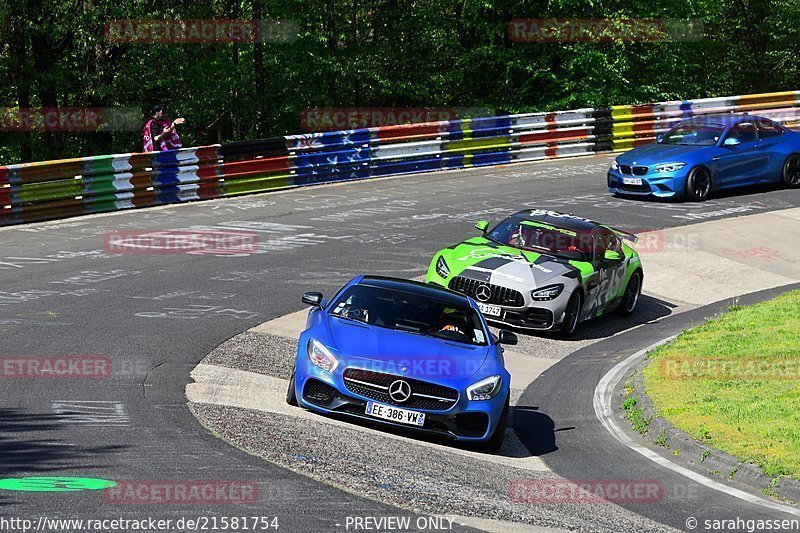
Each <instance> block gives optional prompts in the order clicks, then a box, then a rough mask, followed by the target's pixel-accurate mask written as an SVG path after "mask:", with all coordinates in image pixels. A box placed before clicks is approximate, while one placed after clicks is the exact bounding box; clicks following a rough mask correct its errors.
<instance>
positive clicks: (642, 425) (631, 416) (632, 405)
mask: <svg viewBox="0 0 800 533" xmlns="http://www.w3.org/2000/svg"><path fill="white" fill-rule="evenodd" d="M636 402H637V400H636V398H634V397H633V396H628V397H627V398H625V401H624V402H622V409H623V410H625V418H627V419H628V422H630V423H631V427H632V428H633V430H634V431H636V432H638V433H641V434H642V435H644V433H645V431H647V426H649V425H650V420H648V419H647V418H645V417H644V415H643V414H642V410H641V409H639V408H638V407H636Z"/></svg>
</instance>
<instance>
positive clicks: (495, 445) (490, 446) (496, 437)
mask: <svg viewBox="0 0 800 533" xmlns="http://www.w3.org/2000/svg"><path fill="white" fill-rule="evenodd" d="M509 409H510V407H509V399H508V398H506V406H505V408H504V409H503V414H502V415H500V421H499V422H498V423H497V427H496V428H495V429H494V433H492V436H491V437H489V440H487V441H486V442H484V443H483V445H482V446H481V447H482V448H483V449H484V450H486V451H487V452H492V453H494V452H496V451H497V450H499V449H500V448H501V447H502V446H503V441H504V440H505V438H506V426H507V425H508V411H509Z"/></svg>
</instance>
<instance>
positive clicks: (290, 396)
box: [286, 370, 297, 407]
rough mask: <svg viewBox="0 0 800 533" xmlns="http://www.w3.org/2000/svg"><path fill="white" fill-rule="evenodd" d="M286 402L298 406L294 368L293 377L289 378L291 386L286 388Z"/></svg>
mask: <svg viewBox="0 0 800 533" xmlns="http://www.w3.org/2000/svg"><path fill="white" fill-rule="evenodd" d="M286 403H288V404H289V405H291V406H292V407H297V393H296V392H295V390H294V370H292V377H291V378H290V379H289V388H288V389H286Z"/></svg>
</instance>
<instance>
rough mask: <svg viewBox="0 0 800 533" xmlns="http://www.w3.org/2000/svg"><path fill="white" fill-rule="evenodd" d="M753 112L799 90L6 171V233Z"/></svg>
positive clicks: (530, 154) (789, 107)
mask: <svg viewBox="0 0 800 533" xmlns="http://www.w3.org/2000/svg"><path fill="white" fill-rule="evenodd" d="M738 111H748V112H751V113H753V114H758V115H761V116H766V117H770V118H774V119H776V120H777V121H779V122H783V123H785V124H789V125H797V124H798V123H800V91H788V92H781V93H770V94H753V95H744V96H730V97H722V98H706V99H700V100H688V101H674V102H661V103H657V104H648V105H636V106H614V107H611V108H605V109H576V110H571V111H557V112H551V113H530V114H519V115H505V116H497V117H485V118H475V119H462V120H452V121H443V122H432V123H426V124H408V125H401V126H387V127H381V128H364V129H358V130H348V131H335V132H326V133H310V134H304V135H287V136H284V137H275V138H271V139H261V140H255V141H243V142H234V143H227V144H222V145H214V146H203V147H198V148H184V149H180V150H172V151H167V152H151V153H145V154H115V155H103V156H94V157H86V158H79V159H68V160H61V161H45V162H41V163H26V164H21V165H9V166H5V167H3V166H0V225H9V224H18V223H25V222H33V221H39V220H49V219H57V218H65V217H69V216H75V215H82V214H92V213H100V212H108V211H116V210H121V209H130V208H136V207H147V206H153V205H163V204H172V203H180V202H186V201H191V200H203V199H209V198H219V197H225V196H234V195H239V194H250V193H258V192H266V191H271V190H277V189H283V188H288V187H297V186H303V185H311V184H315V183H325V182H333V181H343V180H354V179H364V178H372V177H380V176H389V175H400V174H410V173H417V172H428V171H434V170H444V169H455V168H464V167H470V166H487V165H499V164H506V163H513V162H517V161H531V160H537V159H550V158H561V157H570V156H579V155H587V154H593V153H607V152H611V151H616V150H626V149H629V148H632V147H634V146H637V145H639V144H645V143H649V142H652V141H653V140H654V139H655V137H656V136H657V135H658V134H659V133H662V132H664V131H666V130H667V129H669V128H670V127H671V126H673V125H674V124H676V123H677V122H678V121H680V120H682V119H685V118H688V117H691V116H696V115H699V114H708V113H729V112H738Z"/></svg>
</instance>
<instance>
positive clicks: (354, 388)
mask: <svg viewBox="0 0 800 533" xmlns="http://www.w3.org/2000/svg"><path fill="white" fill-rule="evenodd" d="M399 379H402V380H403V381H405V382H406V383H408V384H409V386H410V387H411V397H410V398H409V399H408V400H406V401H405V402H402V403H400V402H396V401H394V400H393V399H392V398H391V397H390V396H389V385H391V384H392V383H394V382H395V381H397V380H399ZM344 386H345V387H347V390H349V391H350V392H352V393H354V394H358V395H359V396H364V397H366V398H370V399H372V400H375V401H377V402H381V403H387V404H391V405H399V406H402V407H405V408H408V409H427V410H431V411H446V410H447V409H450V408H451V407H453V405H455V403H456V402H457V401H458V391H457V390H455V389H451V388H450V387H444V386H442V385H436V384H434V383H428V382H425V381H420V380H418V379H410V378H406V377H403V376H396V375H393V374H384V373H382V372H372V371H371V370H361V369H357V368H347V369H345V371H344Z"/></svg>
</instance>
